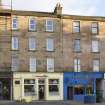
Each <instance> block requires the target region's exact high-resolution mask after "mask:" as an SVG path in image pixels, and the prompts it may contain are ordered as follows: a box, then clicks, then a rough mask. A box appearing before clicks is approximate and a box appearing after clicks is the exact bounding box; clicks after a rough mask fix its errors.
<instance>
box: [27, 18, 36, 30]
mask: <svg viewBox="0 0 105 105" xmlns="http://www.w3.org/2000/svg"><path fill="white" fill-rule="evenodd" d="M31 21H34V23H33V24H32V23H31ZM31 25H32V26H34V28H31ZM35 30H36V20H35V19H34V18H32V17H30V18H29V31H35Z"/></svg>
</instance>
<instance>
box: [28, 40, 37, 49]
mask: <svg viewBox="0 0 105 105" xmlns="http://www.w3.org/2000/svg"><path fill="white" fill-rule="evenodd" d="M35 49H36V39H35V38H29V50H35Z"/></svg>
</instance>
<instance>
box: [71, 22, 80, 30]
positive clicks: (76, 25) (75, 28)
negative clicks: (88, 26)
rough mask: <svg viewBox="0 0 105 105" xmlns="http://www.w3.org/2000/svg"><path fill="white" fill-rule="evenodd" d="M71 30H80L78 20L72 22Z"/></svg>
mask: <svg viewBox="0 0 105 105" xmlns="http://www.w3.org/2000/svg"><path fill="white" fill-rule="evenodd" d="M73 32H80V22H79V21H74V22H73Z"/></svg>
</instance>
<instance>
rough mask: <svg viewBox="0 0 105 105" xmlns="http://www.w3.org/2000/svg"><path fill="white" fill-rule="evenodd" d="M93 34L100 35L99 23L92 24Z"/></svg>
mask: <svg viewBox="0 0 105 105" xmlns="http://www.w3.org/2000/svg"><path fill="white" fill-rule="evenodd" d="M92 33H93V34H97V33H98V23H95V22H94V23H92Z"/></svg>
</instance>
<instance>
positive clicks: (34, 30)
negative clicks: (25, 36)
mask: <svg viewBox="0 0 105 105" xmlns="http://www.w3.org/2000/svg"><path fill="white" fill-rule="evenodd" d="M28 32H37V30H28Z"/></svg>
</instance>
